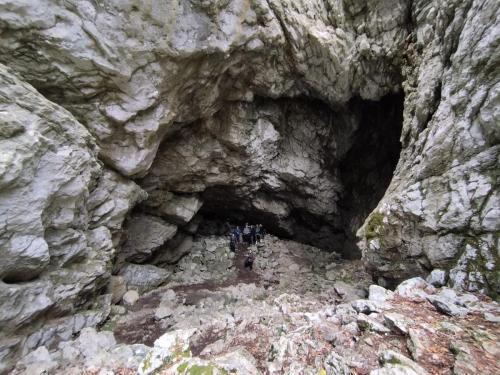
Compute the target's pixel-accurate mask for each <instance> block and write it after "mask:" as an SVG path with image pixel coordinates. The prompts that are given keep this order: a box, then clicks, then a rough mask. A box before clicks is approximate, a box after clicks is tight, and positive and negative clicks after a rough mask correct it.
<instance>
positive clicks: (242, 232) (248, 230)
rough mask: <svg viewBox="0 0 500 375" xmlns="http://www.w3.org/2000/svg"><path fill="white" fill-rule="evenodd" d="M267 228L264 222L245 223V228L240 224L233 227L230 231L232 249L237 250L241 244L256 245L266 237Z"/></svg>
mask: <svg viewBox="0 0 500 375" xmlns="http://www.w3.org/2000/svg"><path fill="white" fill-rule="evenodd" d="M265 235H266V230H265V229H264V227H263V226H262V224H257V225H248V223H246V224H245V226H244V227H243V229H240V227H239V226H237V227H235V228H233V229H232V230H231V233H230V242H231V243H232V245H231V250H232V251H235V250H236V246H238V245H239V244H242V243H244V244H247V245H248V246H250V245H256V244H258V243H259V242H260V241H262V240H263V239H264V237H265Z"/></svg>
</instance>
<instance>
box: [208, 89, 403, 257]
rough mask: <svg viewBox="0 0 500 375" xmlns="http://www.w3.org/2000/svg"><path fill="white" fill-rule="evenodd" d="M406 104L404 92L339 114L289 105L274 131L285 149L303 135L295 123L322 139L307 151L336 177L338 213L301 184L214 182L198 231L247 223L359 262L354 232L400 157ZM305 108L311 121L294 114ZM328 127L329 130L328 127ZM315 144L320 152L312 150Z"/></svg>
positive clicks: (354, 103) (360, 102)
mask: <svg viewBox="0 0 500 375" xmlns="http://www.w3.org/2000/svg"><path fill="white" fill-rule="evenodd" d="M403 101H404V96H403V95H402V94H391V95H387V96H385V97H383V98H382V99H381V100H379V101H367V100H362V99H359V98H356V99H353V100H351V101H350V102H349V103H348V104H347V105H346V106H345V107H343V108H341V109H335V110H332V109H330V108H328V107H327V106H326V105H324V104H322V103H318V102H316V101H315V102H313V103H310V102H309V103H307V104H305V105H304V103H295V104H290V101H287V103H286V105H285V106H284V107H283V108H284V109H283V111H284V114H283V116H282V117H281V118H280V119H279V123H278V124H277V125H276V126H275V127H276V129H277V131H278V132H279V133H280V135H281V138H280V139H281V141H280V142H282V143H283V144H285V146H283V148H282V149H280V151H282V150H285V151H283V152H289V149H290V148H292V149H294V148H296V147H297V144H293V147H289V148H286V147H287V146H286V145H288V144H290V143H293V142H294V140H291V139H290V138H292V137H297V136H298V134H300V132H298V131H296V129H295V128H296V127H300V126H301V125H300V123H299V124H297V121H308V123H307V124H306V123H305V122H304V123H303V126H304V127H307V128H308V131H311V129H312V131H316V132H317V133H318V134H320V138H321V139H320V142H317V143H314V142H311V143H310V144H307V143H305V142H304V143H302V147H303V148H302V151H303V154H305V155H307V154H309V155H310V154H311V153H312V154H314V157H315V158H319V157H321V160H319V161H318V160H314V161H315V162H316V164H317V165H321V167H322V168H323V169H324V170H323V172H322V173H321V174H320V176H327V177H328V179H330V180H331V184H332V190H334V194H332V198H331V202H327V203H326V204H332V207H333V210H330V211H328V210H325V211H324V212H322V211H321V210H320V209H318V208H317V206H318V205H321V204H325V203H324V202H323V203H322V202H321V201H320V202H319V203H318V202H315V201H314V198H315V197H314V194H315V192H314V191H313V193H312V194H310V192H309V193H308V191H307V189H308V187H307V186H306V188H304V186H305V182H304V181H298V182H297V184H296V185H294V181H293V180H292V181H291V183H288V184H285V185H286V186H285V187H283V188H282V187H279V188H276V189H270V188H268V187H266V186H264V187H260V188H259V189H257V190H252V189H249V188H248V187H247V186H239V185H238V183H237V182H235V184H234V185H227V184H216V185H213V186H210V187H208V188H207V189H205V191H204V192H203V194H202V197H203V201H204V205H203V207H202V209H201V210H200V214H201V215H202V217H203V221H202V224H201V225H200V228H199V233H200V234H223V233H227V225H226V223H227V222H229V223H230V224H232V225H240V226H241V225H244V224H245V223H247V222H248V223H250V224H257V223H261V224H263V225H264V226H265V228H266V229H267V231H268V232H269V233H271V234H274V235H276V236H278V237H280V238H286V239H292V240H295V241H297V242H302V243H306V244H310V245H313V246H316V247H319V248H322V249H325V250H330V251H336V252H339V253H340V254H341V255H342V256H343V257H345V258H349V259H357V258H360V256H361V254H360V250H359V249H358V247H357V245H356V242H357V239H356V231H357V230H358V229H359V227H360V226H361V225H362V224H363V222H364V220H365V219H366V217H367V216H368V214H369V213H370V212H371V211H372V210H373V209H374V208H375V207H376V205H377V204H378V202H379V201H380V199H381V198H382V197H383V195H384V193H385V191H386V189H387V187H388V186H389V183H390V181H391V179H392V176H393V172H394V169H395V167H396V165H397V162H398V159H399V155H400V151H401V144H400V136H401V129H402V123H403ZM299 107H300V108H299ZM297 108H299V109H297ZM305 110H308V111H314V112H310V116H309V118H308V119H307V118H305V117H304V116H302V117H301V116H297V112H300V111H302V112H304V111H305ZM298 117H299V118H298ZM311 124H313V125H312V126H311ZM324 124H328V126H329V127H330V128H329V129H324V128H323V127H322V126H324ZM315 126H317V127H318V128H317V129H315V128H314V127H315ZM290 128H291V129H292V130H290ZM299 141H300V139H299ZM302 141H304V140H302ZM295 142H297V139H295ZM299 143H300V142H299ZM318 145H319V147H320V148H321V149H320V150H315V151H314V152H312V150H311V149H308V147H318ZM296 151H297V150H295V151H294V152H296ZM318 155H319V156H318ZM277 157H278V158H279V157H280V155H278V156H277ZM316 164H314V165H316ZM242 173H244V171H243V172H242ZM278 175H279V173H278ZM283 176H285V177H287V176H286V175H285V174H283ZM285 177H284V178H285ZM319 181H322V180H319ZM322 183H324V181H323V182H322ZM308 194H309V195H308ZM262 202H264V203H262Z"/></svg>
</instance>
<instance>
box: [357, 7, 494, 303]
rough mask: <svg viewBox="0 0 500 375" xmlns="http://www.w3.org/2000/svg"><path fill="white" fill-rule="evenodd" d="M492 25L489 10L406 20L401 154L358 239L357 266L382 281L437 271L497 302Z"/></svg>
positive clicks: (423, 11) (444, 11) (422, 12)
mask: <svg viewBox="0 0 500 375" xmlns="http://www.w3.org/2000/svg"><path fill="white" fill-rule="evenodd" d="M498 17H499V4H498V3H496V2H489V1H484V2H476V1H465V2H445V3H439V4H438V3H435V2H428V3H426V2H422V4H420V2H419V3H417V4H416V8H415V9H414V10H413V15H412V19H413V22H414V24H415V25H416V29H415V31H414V33H415V36H416V40H415V43H414V44H413V46H412V48H413V49H414V51H415V52H414V56H413V60H410V62H413V63H414V66H412V67H411V69H412V71H411V73H409V76H408V79H407V80H406V81H405V82H404V84H403V86H404V88H405V95H406V100H405V112H404V117H405V119H404V123H403V134H402V137H401V140H402V142H403V150H402V152H401V157H400V160H399V164H398V167H397V168H396V171H395V175H394V178H393V180H392V182H391V185H390V186H389V188H388V190H387V192H386V194H385V196H384V198H383V199H382V201H381V202H380V203H379V205H378V206H377V209H376V210H374V212H373V213H372V214H371V215H370V217H369V218H368V219H367V220H366V222H365V225H364V226H363V228H361V230H360V231H359V235H360V237H361V238H362V242H361V247H362V248H363V255H364V258H365V260H366V262H367V264H368V265H369V266H370V267H371V268H372V269H373V270H374V271H375V273H376V274H378V275H380V276H382V277H386V278H389V279H396V280H401V279H403V278H406V277H408V276H409V275H414V274H416V273H418V272H420V273H425V272H426V271H427V270H429V269H433V268H445V269H451V270H450V283H451V285H453V286H455V287H457V288H463V289H468V290H472V291H477V290H480V291H486V292H490V293H493V294H498V293H499V292H500V280H499V278H498V277H499V267H500V264H499V247H498V241H499V237H498V234H499V229H500V219H499V217H500V204H499V203H500V201H499V199H500V195H499V190H498V181H499V178H498V177H499V167H498V166H499V157H500V154H499V144H498V143H499V136H500V133H499V131H500V127H499V124H500V117H499V111H498V109H499V104H500V97H499V90H500V86H499V79H498V78H499V70H498V58H499V53H500V49H499V44H498V41H499V39H498V38H499V37H498V31H499V29H500V25H499V22H498Z"/></svg>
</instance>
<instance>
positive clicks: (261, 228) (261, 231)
mask: <svg viewBox="0 0 500 375" xmlns="http://www.w3.org/2000/svg"><path fill="white" fill-rule="evenodd" d="M259 233H260V238H261V240H263V239H264V237H265V236H266V230H265V229H264V227H263V226H262V224H259Z"/></svg>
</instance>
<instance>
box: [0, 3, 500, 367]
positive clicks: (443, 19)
mask: <svg viewBox="0 0 500 375" xmlns="http://www.w3.org/2000/svg"><path fill="white" fill-rule="evenodd" d="M499 6H500V5H499V4H498V2H496V1H494V0H466V1H455V0H454V1H446V2H439V1H435V0H418V1H408V0H398V1H389V0H377V1H369V2H367V1H360V0H343V1H336V0H327V1H323V0H321V1H320V0H223V1H197V0H180V1H155V0H152V1H146V2H143V1H136V0H125V1H115V0H104V1H102V2H99V3H96V2H91V1H86V0H83V1H82V0H78V1H76V0H68V1H62V0H43V1H13V0H0V35H1V36H0V63H1V64H2V65H0V114H1V116H0V147H1V156H0V212H1V217H0V223H1V225H0V255H2V258H3V259H4V261H3V262H2V264H1V265H0V278H1V281H0V328H2V331H4V329H5V332H6V336H5V339H3V338H2V341H1V342H0V359H1V361H2V364H4V363H5V364H6V365H5V366H6V367H5V368H8V364H9V363H10V362H9V361H10V360H11V359H12V356H14V355H17V354H18V353H20V351H24V352H26V351H28V350H31V349H34V348H36V347H37V346H40V345H45V344H46V345H49V343H51V344H53V343H55V342H56V341H57V340H58V339H60V338H64V339H69V337H70V336H71V335H72V334H73V333H75V332H77V331H79V330H81V329H82V328H83V327H85V326H89V325H96V324H97V323H98V322H99V321H101V320H102V319H104V318H105V317H106V315H107V312H108V311H109V303H110V302H109V300H110V298H111V296H109V295H107V294H106V292H105V291H106V290H107V284H108V283H109V278H110V275H111V273H112V272H113V273H115V274H116V273H119V272H120V268H121V267H122V266H123V265H124V264H128V266H127V267H132V268H134V267H135V268H137V269H144V267H149V265H147V264H140V265H137V264H135V263H154V264H155V265H157V266H165V265H170V264H171V263H175V262H177V261H178V260H179V259H181V258H182V257H183V256H184V255H186V254H187V253H189V251H190V249H191V247H192V246H194V245H193V243H196V241H193V239H192V236H193V235H195V234H196V233H197V232H198V230H199V228H205V229H206V228H209V227H211V226H212V224H213V227H216V226H217V225H221V221H225V220H226V219H230V220H232V221H242V222H243V221H246V220H251V221H253V222H264V223H265V225H266V227H267V228H268V229H270V230H272V231H274V232H276V233H277V234H279V235H282V236H288V237H293V238H295V239H297V240H300V241H303V242H308V243H313V244H315V245H318V246H321V247H322V248H324V249H327V250H335V251H338V252H342V253H343V254H344V255H345V256H350V255H351V256H352V255H353V256H357V255H358V254H359V251H360V250H361V251H362V256H363V259H364V261H365V264H366V266H367V267H368V269H369V270H370V272H371V273H372V274H373V275H374V276H375V278H376V279H377V281H378V282H379V283H380V284H383V285H385V286H391V285H395V284H397V283H399V282H400V281H402V280H403V279H405V278H407V277H411V276H416V275H419V276H425V275H427V274H428V273H430V272H431V271H432V270H433V269H440V270H443V271H444V275H441V274H440V279H439V282H438V281H436V282H438V283H442V282H448V283H449V284H450V285H452V286H455V287H457V288H460V289H464V290H469V291H480V292H485V293H489V294H490V295H498V293H500V284H499V267H500V265H499V263H498V262H499V255H498V254H499V253H498V248H499V247H498V241H499V237H498V233H499V230H500V219H499V215H500V211H499V204H500V202H499V201H500V196H499V193H498V180H499V176H498V174H499V168H498V165H499V144H498V143H499V142H498V140H499V127H498V123H499V116H498V109H497V108H498V106H499V91H500V90H499V84H498V74H499V73H498V68H497V61H498V58H499V53H500V48H499V43H498V41H499V35H500V33H499V29H500V22H499V19H498V18H499V13H500V10H499ZM6 67H8V68H6ZM398 140H400V142H399V141H398ZM398 157H399V161H398ZM396 163H397V166H395V165H396ZM146 191H147V193H146ZM148 194H149V197H148ZM384 194H385V195H384ZM146 198H147V199H146ZM141 201H143V203H142V204H139V205H138V203H139V202H141ZM377 204H378V206H377ZM375 207H376V208H375ZM374 208H375V210H373V209H374ZM132 210H133V211H132ZM372 211H373V212H372ZM370 212H372V213H371V214H370ZM369 214H370V215H369ZM368 215H369V216H368ZM367 216H368V217H367ZM205 219H207V220H213V221H215V222H214V223H209V224H207V225H203V221H204V220H205ZM365 219H366V220H365ZM124 223H125V224H124ZM363 223H364V224H363ZM200 224H201V225H200ZM360 227H361V228H360ZM358 229H359V231H358V232H357V233H358V236H359V238H360V240H361V241H360V242H359V244H358V246H359V247H357V246H356V245H355V242H356V240H355V235H354V233H355V232H356V231H357V230H358ZM130 262H132V263H130ZM122 271H123V270H122ZM160 273H161V272H160ZM166 277H167V275H166V274H163V273H162V275H161V277H160V278H159V279H161V280H160V281H158V283H161V282H162V281H163V280H165V279H166ZM145 279H147V278H145ZM153 284H154V285H157V283H156V281H155V282H154V283H153ZM4 327H5V328H4ZM41 355H43V353H41ZM2 370H3V369H2Z"/></svg>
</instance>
